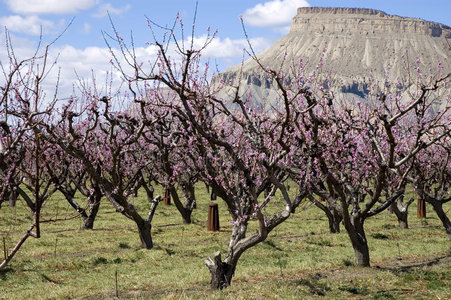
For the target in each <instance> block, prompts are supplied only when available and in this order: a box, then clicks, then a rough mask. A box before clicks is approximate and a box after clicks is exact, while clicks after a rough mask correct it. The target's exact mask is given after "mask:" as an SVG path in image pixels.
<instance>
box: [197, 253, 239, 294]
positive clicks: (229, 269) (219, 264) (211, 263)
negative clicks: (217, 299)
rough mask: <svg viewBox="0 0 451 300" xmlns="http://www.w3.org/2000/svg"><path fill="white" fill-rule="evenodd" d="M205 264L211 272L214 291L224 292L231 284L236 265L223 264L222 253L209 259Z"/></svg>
mask: <svg viewBox="0 0 451 300" xmlns="http://www.w3.org/2000/svg"><path fill="white" fill-rule="evenodd" d="M205 264H206V265H207V267H208V269H209V270H210V275H211V281H210V285H211V288H212V289H215V290H222V289H224V288H226V287H228V286H229V285H230V284H231V282H232V277H233V274H234V273H235V268H236V265H231V264H229V263H226V262H223V261H222V260H221V252H219V251H217V252H216V253H215V256H214V257H213V258H210V257H209V258H207V259H206V260H205Z"/></svg>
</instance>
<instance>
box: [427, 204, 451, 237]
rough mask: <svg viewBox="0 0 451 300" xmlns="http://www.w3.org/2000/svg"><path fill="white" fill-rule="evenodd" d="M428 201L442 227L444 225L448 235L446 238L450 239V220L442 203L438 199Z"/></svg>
mask: <svg viewBox="0 0 451 300" xmlns="http://www.w3.org/2000/svg"><path fill="white" fill-rule="evenodd" d="M429 203H430V204H432V208H433V209H434V211H435V213H436V214H437V216H438V217H439V219H440V221H442V224H443V227H445V230H446V234H447V235H448V239H449V240H450V241H451V221H450V220H449V218H448V216H447V215H446V213H445V211H444V210H443V203H442V202H440V201H430V202H429Z"/></svg>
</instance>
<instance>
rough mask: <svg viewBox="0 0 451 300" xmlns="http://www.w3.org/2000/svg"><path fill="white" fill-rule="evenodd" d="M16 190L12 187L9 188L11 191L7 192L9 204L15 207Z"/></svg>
mask: <svg viewBox="0 0 451 300" xmlns="http://www.w3.org/2000/svg"><path fill="white" fill-rule="evenodd" d="M17 196H18V195H17V191H15V190H14V188H12V189H11V193H10V194H9V206H10V207H15V206H16V202H17Z"/></svg>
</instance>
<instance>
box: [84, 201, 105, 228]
mask: <svg viewBox="0 0 451 300" xmlns="http://www.w3.org/2000/svg"><path fill="white" fill-rule="evenodd" d="M100 197H101V196H100ZM100 197H99V199H98V200H96V201H95V202H94V204H92V206H91V208H90V209H89V215H88V217H87V218H86V219H85V220H84V224H83V229H93V228H94V221H95V219H96V216H97V213H98V212H99V207H100Z"/></svg>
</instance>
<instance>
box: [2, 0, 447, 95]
mask: <svg viewBox="0 0 451 300" xmlns="http://www.w3.org/2000/svg"><path fill="white" fill-rule="evenodd" d="M197 2H198V8H197V16H196V24H195V38H194V41H195V44H196V45H200V44H201V42H202V41H203V40H204V39H205V36H206V34H207V32H208V28H210V30H211V32H214V31H215V30H217V35H216V38H215V40H214V41H213V42H212V43H211V44H210V45H209V46H208V48H207V49H205V51H204V58H205V59H207V60H209V61H210V62H213V63H215V64H216V65H217V66H218V69H219V71H224V70H225V69H227V68H228V67H231V66H232V65H234V64H237V63H239V62H240V61H241V58H242V56H243V48H244V47H246V46H247V42H246V40H245V35H244V33H243V29H242V26H241V21H240V18H242V19H243V20H244V23H245V27H246V31H247V34H248V36H249V39H250V41H251V42H252V45H253V48H254V49H255V50H256V52H260V51H263V50H264V49H266V48H268V47H269V46H271V45H272V44H273V43H274V42H275V41H276V40H277V39H279V38H280V37H282V36H283V35H285V34H287V33H288V30H289V26H290V23H291V19H292V18H293V17H294V16H295V14H296V8H297V7H301V6H331V7H334V6H335V7H361V8H373V9H379V10H382V11H384V12H386V13H388V14H394V15H399V16H404V17H416V18H421V19H425V20H429V21H434V22H439V23H442V24H445V25H448V26H451V13H450V12H451V0H369V1H364V0H343V1H340V0H337V1H332V0H266V1H265V0H198V1H197ZM195 8H196V0H158V1H157V0H147V1H145V0H136V1H131V0H130V1H127V0H121V1H116V0H77V1H68V0H0V33H1V35H0V61H1V62H2V63H3V64H6V63H7V62H8V59H7V49H6V46H5V45H6V44H5V28H7V30H8V32H9V33H10V35H11V38H12V41H13V47H14V51H15V53H16V55H17V56H18V57H19V58H24V59H25V58H27V57H28V56H30V55H32V53H33V51H34V49H35V48H36V45H37V42H38V41H39V39H40V35H41V33H42V40H43V42H44V43H48V42H50V41H53V40H54V39H55V38H56V37H57V36H59V35H60V34H61V33H62V32H63V30H64V28H66V27H67V26H68V25H69V24H70V26H69V27H68V28H67V30H66V31H65V32H64V34H63V35H62V36H61V37H60V38H59V39H58V40H57V41H56V42H55V44H53V45H52V47H51V49H50V53H51V57H52V58H56V57H58V60H57V64H58V66H59V67H61V75H60V77H61V78H64V80H61V81H60V94H62V96H61V97H63V96H66V95H68V94H70V93H71V92H72V91H73V89H72V87H73V82H75V81H77V80H79V79H85V78H90V77H92V74H95V75H96V76H99V77H101V76H102V74H104V73H105V72H107V71H113V70H112V68H111V65H110V59H111V56H110V54H109V52H108V48H107V46H106V43H105V40H104V37H105V36H107V35H106V34H111V33H112V25H111V23H110V20H109V17H108V14H107V12H108V13H109V15H110V17H111V19H112V21H113V24H114V26H115V28H116V29H117V30H118V31H119V32H120V34H121V36H122V37H124V39H125V40H129V37H130V36H133V40H134V45H135V47H136V49H137V53H138V55H139V56H140V58H142V59H143V60H151V59H152V57H153V55H154V54H155V49H154V47H153V46H152V41H153V38H152V33H151V31H150V30H149V28H148V26H147V21H146V20H147V19H150V20H152V22H155V23H157V24H160V25H163V26H164V25H171V24H172V23H173V22H174V19H175V17H176V15H177V14H178V15H179V16H180V18H181V19H182V20H183V23H184V26H185V36H184V38H185V39H188V38H189V37H190V36H191V28H192V24H193V16H194V12H195ZM110 42H111V41H110ZM52 76H53V77H52ZM1 80H2V78H0V82H1ZM52 81H53V82H52ZM54 82H56V74H54V75H51V76H49V78H48V79H47V82H46V84H47V85H48V86H49V87H51V86H52V84H54Z"/></svg>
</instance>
